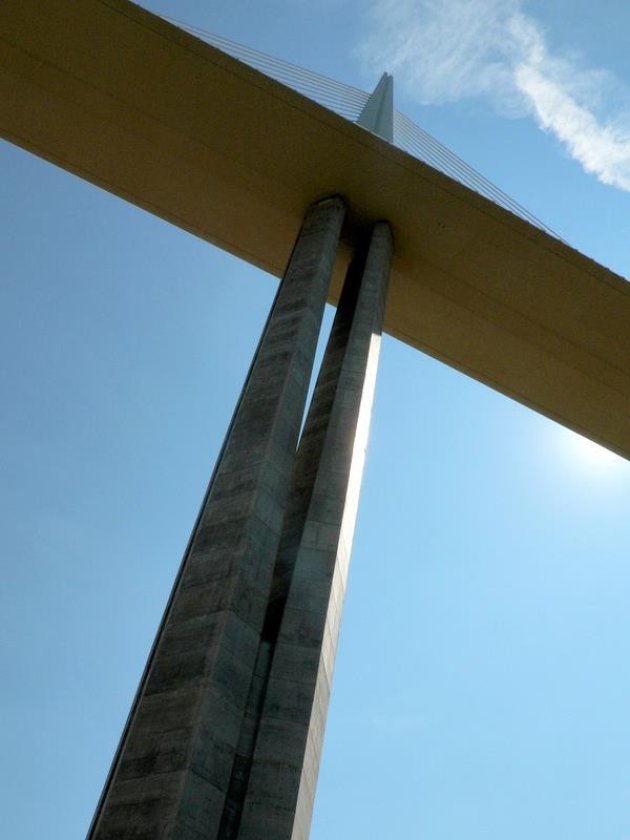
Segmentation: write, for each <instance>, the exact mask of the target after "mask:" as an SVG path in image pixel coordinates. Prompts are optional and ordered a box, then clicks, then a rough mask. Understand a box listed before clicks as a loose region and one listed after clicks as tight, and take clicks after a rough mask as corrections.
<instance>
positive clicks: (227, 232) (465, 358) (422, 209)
mask: <svg viewBox="0 0 630 840" xmlns="http://www.w3.org/2000/svg"><path fill="white" fill-rule="evenodd" d="M0 134H1V135H2V136H4V137H5V138H6V139H8V140H10V141H12V142H14V143H17V144H18V145H20V146H22V147H24V148H25V149H28V150H29V151H31V152H34V153H36V154H38V155H41V156H42V157H44V158H46V159H48V160H50V161H52V162H53V163H55V164H57V165H58V166H61V167H63V168H65V169H67V170H69V171H70V172H73V173H75V174H77V175H79V176H81V177H83V178H86V179H87V180H89V181H91V182H93V183H95V184H97V185H98V186H100V187H103V188H104V189H106V190H109V191H111V192H113V193H115V194H117V195H119V196H121V197H123V198H125V199H127V200H129V201H131V202H133V203H134V204H137V205H138V206H140V207H142V208H144V209H146V210H148V211H149V212H152V213H155V214H157V215H158V216H161V217H162V218H164V219H166V220H168V221H170V222H172V223H173V224H176V225H178V226H180V227H182V228H184V229H185V230H188V231H190V232H191V233H194V234H196V235H198V236H201V237H203V238H204V239H206V240H208V241H209V242H212V243H214V244H215V245H218V246H219V247H221V248H223V249H225V250H228V251H230V252H232V253H234V254H236V255H238V256H240V257H242V258H244V259H246V260H248V261H249V262H251V263H253V264H254V265H257V266H259V267H261V268H263V269H265V270H266V271H268V272H270V273H272V274H274V275H277V276H279V275H280V274H281V273H282V271H283V270H284V268H285V265H286V262H287V259H288V256H289V254H290V250H291V246H292V243H293V241H294V239H295V236H296V233H297V231H298V229H299V226H300V221H301V219H302V217H303V215H304V211H305V209H306V207H307V206H308V205H309V204H310V203H311V202H313V201H314V200H316V199H318V198H321V197H322V196H325V195H329V194H333V193H338V194H341V195H343V196H344V197H345V198H346V200H347V201H348V203H349V206H350V222H349V224H348V226H347V228H346V231H345V234H344V236H345V239H346V242H347V243H348V245H349V244H351V243H352V241H353V240H355V239H357V238H358V237H361V236H362V235H363V233H364V231H365V230H366V229H367V226H368V225H369V224H370V223H371V222H373V221H374V220H377V219H387V220H388V221H389V222H390V223H391V225H392V228H393V231H394V238H395V256H394V261H393V266H392V283H391V291H390V296H389V301H388V307H387V314H386V320H385V330H386V331H387V332H388V333H390V334H391V335H393V336H396V337H397V338H399V339H401V340H402V341H405V342H407V343H408V344H411V345H412V346H414V347H416V348H418V349H421V350H424V351H426V352H427V353H429V354H431V355H432V356H435V357H436V358H438V359H441V360H442V361H444V362H446V363H448V364H450V365H452V366H453V367H455V368H457V369H459V370H461V371H463V372H465V373H467V374H469V375H471V376H473V377H474V378H475V379H478V380H479V381H481V382H483V383H485V384H487V385H489V386H491V387H493V388H495V389H497V390H499V391H501V392H502V393H504V394H507V395H509V396H511V397H513V398H515V399H516V400H518V401H520V402H521V403H524V404H525V405H527V406H529V407H531V408H533V409H535V410H537V411H540V412H541V413H543V414H545V415H547V416H549V417H551V418H553V419H555V420H558V421H559V422H561V423H563V424H564V425H566V426H568V427H570V428H573V429H575V430H577V431H579V432H581V433H583V434H586V435H587V436H589V437H591V438H592V439H593V440H596V441H598V442H599V443H602V444H603V445H605V446H607V447H609V448H610V449H612V450H614V451H616V452H618V453H620V454H622V455H624V456H625V457H630V420H629V419H628V418H630V352H629V350H630V287H629V285H628V284H627V283H626V282H625V281H624V280H623V279H622V278H620V277H618V276H617V275H615V274H613V273H612V272H611V271H608V270H607V269H605V268H604V267H602V266H600V265H598V264H597V263H595V262H593V261H592V260H590V259H588V258H586V257H584V256H583V255H581V254H579V253H578V252H577V251H575V250H573V249H572V248H570V247H568V246H567V245H566V244H564V243H562V242H560V241H558V240H556V239H554V238H553V237H551V236H549V235H548V234H546V233H545V232H543V231H541V230H539V229H537V228H535V227H533V226H532V225H530V224H529V223H527V222H525V221H523V220H522V219H520V218H517V217H516V216H514V215H512V214H511V213H509V212H507V211H506V210H504V209H502V208H501V207H498V206H497V205H495V204H493V203H492V202H490V201H488V200H487V199H485V198H483V197H482V196H479V195H478V194H477V193H475V192H472V191H471V190H469V189H468V188H466V187H464V186H462V185H461V184H459V183H457V182H455V181H453V180H451V179H450V178H448V177H446V176H444V175H442V174H441V173H439V172H437V171H435V170H434V169H432V168H431V167H429V166H427V165H425V164H423V163H421V162H420V161H418V160H416V159H415V158H412V157H411V156H409V155H407V154H406V153H404V152H402V151H400V150H399V149H396V148H395V147H393V146H391V145H389V144H388V143H386V142H384V141H383V140H381V139H380V138H378V137H376V136H374V135H373V134H371V133H369V132H367V131H366V130H364V129H363V128H361V127H359V126H357V125H354V124H352V123H350V122H348V121H346V120H344V119H343V118H342V117H339V116H338V115H336V114H334V113H332V112H330V111H328V110H326V109H325V108H322V107H321V106H319V105H317V104H316V103H314V102H312V101H310V100H308V99H306V98H305V97H303V96H301V95H300V94H298V93H296V92H294V91H292V90H290V89H288V88H286V87H285V86H283V85H281V84H279V83H278V82H275V81H273V80H272V79H269V78H268V77H266V76H264V75H262V74H261V73H259V72H258V71H256V70H254V69H252V68H250V67H247V66H246V65H244V64H242V63H241V62H239V61H237V60H235V59H233V58H230V57H229V56H227V55H225V54H224V53H222V52H220V51H219V50H217V49H216V48H214V47H212V46H210V45H208V44H206V43H204V42H201V41H199V40H197V39H196V38H194V37H192V36H191V35H189V34H187V33H185V32H183V31H181V30H180V29H177V28H176V27H174V26H173V25H171V24H169V23H167V22H166V21H164V20H162V19H161V18H158V17H156V16H155V15H152V14H150V13H148V12H146V11H145V10H143V9H141V8H140V7H138V6H136V5H134V4H132V3H129V2H127V0H80V2H79V0H47V4H46V14H45V15H44V14H42V11H41V3H39V2H38V0H5V2H4V3H3V4H2V6H1V7H0ZM347 252H348V249H346V258H347ZM343 262H344V260H343V258H342V259H341V260H340V264H339V266H338V270H337V272H336V278H337V279H336V282H335V284H334V287H333V292H332V300H333V301H334V300H335V299H336V296H337V294H338V289H339V280H340V277H341V275H342V271H343V268H344V266H343V264H342V263H343Z"/></svg>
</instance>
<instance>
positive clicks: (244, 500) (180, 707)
mask: <svg viewBox="0 0 630 840" xmlns="http://www.w3.org/2000/svg"><path fill="white" fill-rule="evenodd" d="M343 217H344V206H343V203H342V201H341V200H340V199H338V198H332V199H327V200H325V201H322V202H320V203H318V204H316V205H314V206H313V207H312V208H311V210H310V211H309V213H308V214H307V216H306V219H305V221H304V224H303V227H302V230H301V232H300V235H299V237H298V239H297V242H296V245H295V248H294V251H293V254H292V257H291V260H290V262H289V265H288V268H287V270H286V273H285V276H284V279H283V281H282V283H281V286H280V289H279V292H278V295H277V297H276V301H275V303H274V306H273V309H272V313H271V315H270V318H269V321H268V323H267V325H266V328H265V331H264V334H263V338H262V339H261V343H260V345H259V348H258V350H257V353H256V356H255V359H254V363H253V365H252V368H251V370H250V373H249V376H248V379H247V382H246V384H245V387H244V389H243V393H242V396H241V399H240V402H239V405H238V407H237V410H236V413H235V415H234V418H233V421H232V424H231V427H230V430H229V433H228V437H227V438H226V443H225V445H224V449H223V451H222V454H221V456H220V459H219V462H218V465H217V468H216V470H215V474H214V476H213V480H212V482H211V485H210V489H209V492H208V495H207V497H206V501H205V504H204V507H203V509H202V512H201V514H200V517H199V520H198V522H197V525H196V529H195V531H194V534H193V537H192V539H191V543H190V546H189V550H188V551H187V554H186V557H185V559H184V562H183V565H182V570H181V573H180V576H179V578H178V581H177V583H176V587H175V589H174V592H173V596H172V599H171V602H170V604H169V607H168V609H167V613H166V615H165V619H164V622H163V625H162V627H161V629H160V632H159V634H158V639H157V642H156V646H155V648H154V651H153V653H152V656H151V659H150V661H149V665H148V668H147V671H146V673H145V677H144V678H143V681H142V683H141V686H140V689H139V694H138V696H137V698H136V702H135V704H134V708H133V710H132V715H131V718H130V724H129V725H128V727H127V729H126V732H125V734H124V736H123V741H122V743H121V747H120V749H119V753H118V755H117V758H116V760H115V762H114V766H113V769H112V774H111V776H110V779H109V781H108V784H107V786H106V789H105V792H104V796H103V799H102V802H101V805H100V807H99V809H98V811H97V815H96V817H95V821H94V824H93V827H92V829H91V831H90V835H89V836H90V837H91V838H93V840H114V838H115V840H131V838H134V840H139V838H147V840H148V838H151V840H159V838H169V840H175V838H177V840H184V838H186V840H196V839H197V838H199V840H201V838H204V840H208V838H215V837H216V836H217V831H218V830H219V824H220V822H221V815H222V813H223V810H224V803H225V796H226V791H227V790H228V787H229V785H230V779H231V777H232V775H233V764H234V755H235V752H236V750H237V747H238V743H239V738H241V732H242V730H243V721H244V714H245V709H246V704H247V698H248V695H249V694H250V689H251V684H252V674H253V673H254V670H255V663H256V659H257V656H258V654H259V648H260V639H261V633H262V630H263V624H264V620H265V615H266V611H267V604H268V599H269V593H270V588H271V583H272V576H273V570H274V565H275V561H276V556H277V550H278V544H279V539H280V534H281V528H282V521H283V515H284V511H285V508H286V503H287V497H288V495H289V486H290V480H291V475H292V471H293V467H294V459H295V451H296V447H297V442H298V436H299V431H300V425H301V421H302V416H303V411H304V405H305V401H306V395H307V389H308V383H309V378H310V373H311V369H312V364H313V358H314V354H315V348H316V343H317V337H318V333H319V328H320V323H321V318H322V313H323V309H324V303H325V300H326V295H327V292H328V286H329V281H330V276H331V271H332V267H333V263H334V259H335V254H336V249H337V245H338V240H339V234H340V229H341V225H342V221H343ZM263 836H264V835H263ZM259 840H260V838H259Z"/></svg>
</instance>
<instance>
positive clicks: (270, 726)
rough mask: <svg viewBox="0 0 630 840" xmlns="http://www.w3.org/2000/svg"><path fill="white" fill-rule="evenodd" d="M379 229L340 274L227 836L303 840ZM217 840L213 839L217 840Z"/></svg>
mask: <svg viewBox="0 0 630 840" xmlns="http://www.w3.org/2000/svg"><path fill="white" fill-rule="evenodd" d="M391 249H392V240H391V232H390V228H389V225H387V224H386V223H378V224H377V225H376V226H375V227H374V230H373V234H372V238H371V242H370V245H369V250H368V253H367V257H365V255H363V258H362V257H361V255H360V254H359V255H358V257H359V258H358V259H357V260H355V262H354V263H353V264H352V265H351V267H350V271H349V274H348V277H347V280H346V284H345V287H344V291H343V294H342V298H341V300H340V302H339V306H338V309H337V314H336V318H335V321H334V325H333V328H332V332H331V336H330V340H329V342H328V346H327V349H326V353H325V356H324V361H323V363H322V369H321V372H320V375H319V378H318V381H317V385H316V389H315V393H314V397H313V402H312V405H311V408H310V411H309V414H308V418H307V422H306V425H305V429H304V433H303V436H302V440H301V441H300V446H299V450H298V456H297V461H296V468H295V473H294V478H293V484H292V487H291V494H290V497H289V507H288V510H287V515H286V517H285V524H284V528H283V533H282V538H281V542H280V549H279V554H278V563H277V565H276V572H275V575H274V582H273V588H272V597H271V599H270V604H269V608H268V611H267V620H266V623H265V629H264V633H263V639H262V643H261V654H262V655H260V656H259V666H260V674H261V679H264V678H263V677H262V675H263V674H265V672H266V680H265V685H264V688H263V689H262V690H261V691H260V692H259V693H258V695H257V699H256V704H255V705H256V706H257V707H258V709H259V710H258V721H257V731H256V734H255V743H254V746H253V754H252V759H251V764H250V768H249V774H248V779H247V784H246V791H245V795H244V798H243V803H242V808H243V810H242V816H241V819H240V824H239V826H238V832H234V833H229V834H225V835H224V837H225V840H227V839H228V838H231V837H234V838H238V840H262V839H263V838H264V840H306V838H307V837H308V834H309V828H310V822H311V812H312V807H313V798H314V793H315V783H316V779H317V772H318V767H319V759H320V753H321V746H322V740H323V733H324V724H325V719H326V713H327V708H328V699H329V695H330V685H331V679H332V672H333V664H334V659H335V650H336V645H337V637H338V633H339V622H340V617H341V608H342V604H343V600H344V595H345V587H346V579H347V571H348V562H349V558H350V550H351V546H352V538H353V533H354V525H355V520H356V513H357V505H358V500H359V490H360V485H361V477H362V472H363V463H364V456H365V448H366V444H367V436H368V430H369V424H370V417H371V409H372V401H373V396H374V386H375V380H376V370H377V365H378V356H379V348H380V337H381V329H382V323H383V311H384V306H385V297H386V292H387V285H388V279H389V267H390V259H391ZM222 840H223V837H222Z"/></svg>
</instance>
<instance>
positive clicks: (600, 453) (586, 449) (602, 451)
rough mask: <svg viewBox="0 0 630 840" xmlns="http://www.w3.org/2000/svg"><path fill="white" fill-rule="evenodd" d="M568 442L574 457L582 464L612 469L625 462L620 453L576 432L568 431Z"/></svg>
mask: <svg viewBox="0 0 630 840" xmlns="http://www.w3.org/2000/svg"><path fill="white" fill-rule="evenodd" d="M567 444H568V450H569V454H570V456H571V457H572V459H575V461H576V463H579V464H580V465H582V466H585V467H590V468H592V469H597V470H610V469H613V468H614V467H619V466H621V465H622V464H623V463H624V459H623V458H621V457H620V456H619V455H615V453H614V452H611V451H610V450H609V449H606V448H605V447H603V446H600V445H599V444H598V443H595V442H594V441H592V440H589V439H588V438H585V437H582V435H578V434H577V433H576V432H567Z"/></svg>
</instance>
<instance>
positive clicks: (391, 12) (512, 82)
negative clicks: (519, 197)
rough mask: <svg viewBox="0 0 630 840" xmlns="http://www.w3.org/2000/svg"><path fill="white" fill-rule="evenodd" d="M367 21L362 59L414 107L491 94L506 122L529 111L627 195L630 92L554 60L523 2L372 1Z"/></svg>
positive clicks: (573, 63) (567, 60)
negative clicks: (390, 78) (613, 108)
mask: <svg viewBox="0 0 630 840" xmlns="http://www.w3.org/2000/svg"><path fill="white" fill-rule="evenodd" d="M371 16H372V23H373V29H372V32H371V34H370V35H369V36H368V37H367V39H366V40H365V41H364V43H363V45H362V47H361V50H360V52H361V54H362V56H363V58H364V59H365V60H366V62H367V63H368V65H369V66H370V67H371V68H372V69H373V70H375V71H376V72H380V71H381V70H388V71H389V72H392V73H394V75H395V76H396V77H397V81H398V82H399V83H401V84H402V85H403V86H404V88H405V90H406V91H407V93H409V94H410V95H411V96H412V97H413V98H414V99H415V100H416V101H418V102H420V103H423V104H429V103H439V102H454V101H457V100H460V99H463V98H469V97H485V98H487V99H489V100H490V101H491V102H492V104H493V105H494V107H495V108H497V110H499V112H500V113H502V114H504V115H506V116H525V115H531V116H532V117H533V118H534V119H535V120H536V122H537V123H538V125H539V126H540V127H541V128H542V129H543V130H544V131H547V132H549V133H551V134H553V135H554V136H555V137H556V138H557V139H558V140H559V141H560V142H561V143H562V144H563V146H564V147H565V149H566V150H567V152H568V153H569V154H570V155H571V157H573V158H574V159H575V160H577V161H578V162H579V163H580V164H581V165H582V167H583V168H584V170H585V171H586V172H589V173H591V174H593V175H595V176H596V177H597V178H598V179H599V180H600V181H602V182H603V183H605V184H610V185H612V186H615V187H619V188H620V189H624V190H630V94H628V91H627V90H622V89H621V85H620V84H619V83H618V82H617V81H616V80H615V79H614V77H613V76H612V75H611V74H609V73H607V72H606V71H604V70H588V69H584V68H583V67H582V66H581V63H580V60H579V58H577V57H576V56H569V55H565V56H559V55H554V54H552V52H551V51H550V49H549V47H548V44H547V39H546V37H545V34H544V31H543V29H542V27H541V26H540V24H539V23H538V22H537V21H536V20H535V19H534V18H532V17H531V16H528V15H527V14H525V13H524V12H523V10H522V2H521V0H374V2H373V4H372V9H371ZM620 92H621V94H622V106H621V109H620V111H619V112H618V113H616V114H614V115H613V116H611V115H610V113H608V114H607V113H606V103H607V101H610V100H611V99H612V98H613V97H617V98H618V96H619V93H620Z"/></svg>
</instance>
